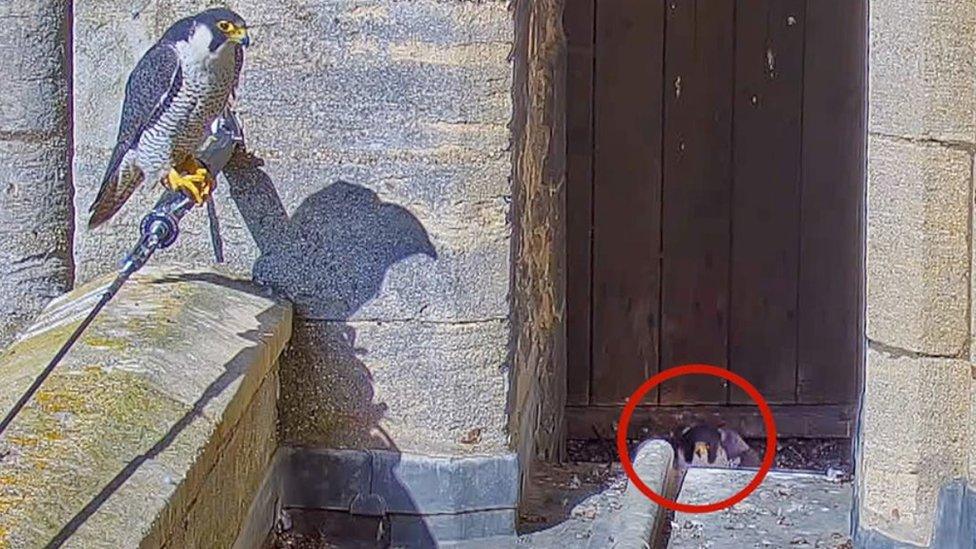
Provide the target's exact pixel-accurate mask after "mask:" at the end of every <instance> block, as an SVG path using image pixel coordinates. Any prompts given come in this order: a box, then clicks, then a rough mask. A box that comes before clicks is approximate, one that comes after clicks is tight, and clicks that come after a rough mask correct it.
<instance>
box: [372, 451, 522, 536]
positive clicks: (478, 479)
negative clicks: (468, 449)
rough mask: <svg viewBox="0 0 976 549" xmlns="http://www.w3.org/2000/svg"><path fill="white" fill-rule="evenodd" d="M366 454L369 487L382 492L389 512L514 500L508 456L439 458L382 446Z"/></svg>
mask: <svg viewBox="0 0 976 549" xmlns="http://www.w3.org/2000/svg"><path fill="white" fill-rule="evenodd" d="M371 454H372V457H373V484H372V491H373V492H375V493H378V494H381V495H382V496H383V498H384V500H385V501H386V507H387V511H388V512H390V513H401V514H413V515H436V514H460V513H467V512H471V511H483V510H485V509H505V508H509V509H514V508H515V507H516V506H517V504H518V492H519V465H518V459H516V457H515V456H514V455H511V454H510V455H504V456H486V457H478V456H475V457H465V458H459V459H445V458H434V457H427V456H421V455H415V454H398V453H396V452H387V451H382V450H377V451H373V452H371ZM479 537H484V536H479Z"/></svg>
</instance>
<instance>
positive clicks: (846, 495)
mask: <svg viewBox="0 0 976 549" xmlns="http://www.w3.org/2000/svg"><path fill="white" fill-rule="evenodd" d="M754 474H755V471H749V470H729V469H692V470H690V471H689V472H688V474H687V475H686V476H685V480H684V484H683V485H682V488H681V493H680V495H679V496H678V501H680V502H683V503H691V504H704V503H711V502H714V501H718V500H721V499H725V498H727V497H729V496H731V495H732V494H734V493H736V492H738V491H739V490H740V489H742V488H743V487H745V486H746V485H747V484H748V483H749V481H750V480H751V479H752V477H753V475H754ZM851 504H852V487H851V484H850V483H849V482H843V483H839V482H833V481H831V480H829V479H828V478H827V477H826V476H824V475H816V474H808V473H795V472H771V473H769V475H767V476H766V479H765V480H764V481H763V483H762V484H760V485H759V487H758V488H757V489H756V491H755V492H753V493H752V494H751V495H750V496H749V497H747V498H746V499H745V500H743V501H742V502H740V503H738V504H736V505H734V506H732V507H731V508H729V509H725V510H722V511H717V512H715V513H707V514H688V513H676V514H675V516H674V519H673V521H672V523H671V539H670V542H669V544H668V548H669V549H705V548H716V549H722V548H727V547H735V548H742V549H748V548H754V547H759V548H764V547H789V548H793V547H796V548H803V547H815V548H824V549H841V548H850V547H853V545H852V544H851V542H850V540H849V538H848V533H849V532H850V516H851Z"/></svg>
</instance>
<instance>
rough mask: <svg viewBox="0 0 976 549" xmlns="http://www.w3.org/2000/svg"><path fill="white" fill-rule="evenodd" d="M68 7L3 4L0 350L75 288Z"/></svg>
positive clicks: (33, 0)
mask: <svg viewBox="0 0 976 549" xmlns="http://www.w3.org/2000/svg"><path fill="white" fill-rule="evenodd" d="M70 4H71V3H70V2H68V1H67V0H20V1H17V2H10V1H5V2H2V3H0V75H3V78H2V79H0V348H3V347H4V346H6V345H7V344H8V343H9V342H10V341H11V340H13V338H14V336H15V335H16V333H17V331H18V330H20V329H21V328H25V327H27V326H28V325H30V323H31V322H32V321H33V320H34V317H35V315H37V314H38V313H40V312H41V310H42V309H43V308H44V306H45V305H47V303H48V301H50V300H51V299H52V298H54V297H55V296H57V295H60V294H62V293H64V292H65V291H67V290H68V289H70V288H71V284H72V274H73V273H72V270H73V262H72V257H71V234H72V231H71V216H72V213H71V179H70V174H69V167H70V156H69V155H70V149H71V140H70V135H69V134H70V131H69V127H70V125H69V119H70V116H71V115H70V109H69V101H68V95H69V93H70V81H69V78H68V73H69V63H68V58H69V56H70V42H69V40H68V37H69V35H70V29H69V16H70Z"/></svg>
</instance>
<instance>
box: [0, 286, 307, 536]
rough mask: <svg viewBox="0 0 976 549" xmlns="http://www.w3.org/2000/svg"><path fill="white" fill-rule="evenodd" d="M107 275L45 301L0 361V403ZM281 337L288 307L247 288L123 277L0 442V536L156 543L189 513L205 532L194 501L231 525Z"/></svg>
mask: <svg viewBox="0 0 976 549" xmlns="http://www.w3.org/2000/svg"><path fill="white" fill-rule="evenodd" d="M107 283H108V280H107V279H100V280H96V281H93V282H92V283H91V284H89V285H87V286H83V287H81V288H78V289H77V290H75V291H74V292H72V293H70V294H68V295H66V296H63V297H61V298H58V299H57V300H55V301H54V302H52V304H51V305H50V306H49V307H48V309H47V310H46V311H45V312H44V313H43V314H42V316H41V317H40V318H39V319H38V321H37V323H36V324H35V326H34V327H33V328H32V329H31V330H29V331H28V332H27V333H26V334H24V336H22V337H21V338H20V339H19V340H18V341H17V342H16V343H14V345H13V346H11V347H10V348H9V349H8V350H7V351H6V352H5V353H4V355H3V356H2V357H0V413H2V414H5V413H6V410H7V409H9V408H10V407H11V406H12V405H13V403H14V402H15V400H16V399H17V398H18V397H19V396H20V395H21V394H22V392H23V391H24V390H25V389H26V387H27V386H28V385H29V384H30V383H31V382H32V381H33V380H34V378H35V377H36V375H37V374H38V373H39V372H40V371H41V370H42V369H43V368H44V367H45V366H46V365H47V363H48V360H49V359H50V358H51V357H52V356H53V355H54V353H55V352H56V350H57V348H58V347H59V346H60V345H61V344H62V343H63V342H64V341H65V340H66V339H67V337H68V335H69V334H70V333H71V331H72V330H73V329H74V328H75V327H76V326H77V325H78V323H79V322H80V321H81V318H82V317H83V316H84V315H85V314H86V313H87V312H88V310H89V309H90V307H91V306H92V305H93V301H94V300H95V299H97V298H98V295H99V291H100V290H101V289H103V288H104V287H105V285H107ZM290 333H291V309H290V307H289V306H288V305H287V304H284V303H280V302H276V301H275V300H273V299H270V298H268V297H267V296H265V295H263V294H262V292H261V291H260V289H258V288H256V287H254V286H252V285H250V284H247V283H244V282H241V281H237V280H234V279H231V278H228V277H226V276H223V275H221V274H219V273H214V272H192V271H187V270H183V269H180V270H170V271H167V270H164V269H154V268H149V269H147V270H146V271H144V272H143V273H142V274H139V275H137V276H135V277H133V278H132V279H131V280H130V281H129V282H128V283H127V284H126V286H124V287H123V289H122V291H121V292H119V294H118V295H117V296H116V298H115V299H114V300H113V301H111V302H110V303H109V304H108V305H107V306H106V308H105V309H103V311H102V313H101V315H100V316H99V317H98V318H97V319H96V321H95V322H94V323H93V324H92V326H91V329H90V331H88V332H86V333H85V334H84V335H83V337H82V338H81V339H79V341H78V342H77V344H76V345H75V346H74V347H73V348H72V351H71V352H70V353H69V354H68V355H67V356H66V357H65V359H64V360H63V361H62V362H61V363H60V364H59V365H58V368H57V369H56V370H54V372H53V373H52V375H51V376H50V377H49V378H48V379H47V380H46V381H45V382H44V384H43V385H41V388H40V390H39V391H38V392H37V393H36V394H35V395H34V397H33V399H32V401H31V403H30V404H28V406H27V407H26V408H24V409H23V410H22V411H21V413H20V414H19V415H18V416H17V417H16V419H15V420H14V422H13V423H12V424H11V426H10V428H9V430H8V431H6V432H5V433H4V435H3V437H0V456H2V457H0V546H14V547H20V546H24V545H25V544H26V545H33V544H36V543H38V542H39V540H40V541H41V542H44V541H47V540H51V539H57V540H60V541H66V542H67V544H66V545H67V546H80V547H92V546H98V545H99V544H102V543H108V545H109V546H114V547H128V546H134V545H138V544H139V543H140V542H141V541H143V540H147V539H148V540H156V541H157V542H159V543H160V544H161V542H162V540H166V539H167V538H168V537H169V536H170V535H175V533H178V532H184V533H187V532H192V531H194V530H193V528H184V521H189V522H192V520H191V519H189V518H188V517H190V516H193V515H194V513H196V514H197V515H199V514H200V513H203V515H199V516H209V517H210V518H208V519H206V520H209V521H210V522H207V524H208V525H209V526H206V525H205V526H201V528H203V529H204V530H205V529H206V528H212V527H213V526H212V525H213V524H215V522H214V521H212V520H210V519H211V518H213V517H215V516H216V515H215V514H214V513H216V512H217V511H213V510H209V511H208V510H207V509H204V508H203V507H205V505H203V504H202V503H201V502H207V504H208V505H209V504H211V503H213V504H219V505H222V506H223V508H222V509H223V511H224V512H226V513H227V515H226V522H225V524H229V523H230V521H234V526H233V529H234V531H236V528H237V527H238V526H239V523H240V520H241V517H242V516H243V513H244V512H245V511H246V509H247V506H248V504H249V503H250V497H251V496H252V495H253V493H254V491H256V487H257V483H258V482H259V481H260V479H261V478H262V476H263V473H264V468H265V467H266V466H267V462H268V460H269V459H270V456H271V453H272V452H273V450H274V447H275V444H276V438H275V434H276V430H275V424H276V421H275V420H276V414H275V411H276V407H275V399H276V396H277V392H278V382H277V377H276V375H275V374H274V364H275V361H276V360H277V357H278V355H279V354H280V353H281V351H282V349H283V348H284V346H285V344H286V342H287V340H288V337H289V336H290ZM65 479H71V480H70V482H66V481H65ZM207 486H210V488H207ZM216 487H219V490H218V489H217V488H216ZM206 490H210V492H209V495H207V496H206V497H203V496H201V494H202V493H204V492H206ZM215 491H217V492H219V496H220V497H218V494H217V493H216V492H215ZM221 498H223V499H221ZM194 508H195V509H196V510H194ZM204 522H206V521H204ZM82 524H83V525H84V526H83V527H81V528H78V526H79V525H82ZM196 526H200V525H195V526H194V527H196ZM76 528H78V529H77V532H76V531H75V529H76ZM208 536H209V534H203V538H206V537H208ZM231 541H232V538H231ZM174 546H189V545H180V544H179V543H177V544H176V545H174ZM198 546H199V545H198Z"/></svg>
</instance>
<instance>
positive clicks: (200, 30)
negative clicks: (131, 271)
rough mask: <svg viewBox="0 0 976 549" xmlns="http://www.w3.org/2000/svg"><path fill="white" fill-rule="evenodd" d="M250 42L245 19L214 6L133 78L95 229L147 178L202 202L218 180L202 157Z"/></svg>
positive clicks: (96, 205)
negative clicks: (201, 149) (199, 154)
mask: <svg viewBox="0 0 976 549" xmlns="http://www.w3.org/2000/svg"><path fill="white" fill-rule="evenodd" d="M249 43H250V37H249V35H248V31H247V24H246V23H245V22H244V19H242V18H241V16H240V15H237V14H236V13H234V12H233V11H230V10H228V9H223V8H214V9H209V10H207V11H204V12H202V13H199V14H197V15H193V16H190V17H187V18H185V19H182V20H180V21H177V22H176V23H175V24H173V26H171V27H170V28H169V29H168V30H167V31H166V32H165V33H164V34H163V37H162V38H161V39H160V40H159V42H157V43H156V44H155V45H153V46H152V47H151V48H150V49H149V50H148V51H147V52H146V53H145V55H143V56H142V59H140V60H139V62H138V64H136V68H135V69H133V71H132V74H130V75H129V80H128V83H127V84H126V87H125V102H124V103H123V105H122V120H121V122H120V124H119V134H118V138H117V143H116V144H115V149H114V150H113V151H112V156H111V159H110V160H109V164H108V169H107V170H106V171H105V176H104V178H103V179H102V186H101V188H100V189H99V191H98V196H97V197H96V198H95V201H94V202H93V203H92V205H91V209H90V211H91V219H90V220H89V222H88V226H89V228H95V227H98V226H99V225H101V224H102V223H104V222H105V221H107V220H108V219H109V218H111V217H112V216H113V215H115V213H116V212H117V211H119V209H120V208H121V207H122V205H123V204H124V203H125V201H126V200H127V199H128V198H129V196H131V195H132V192H133V191H135V189H136V187H137V186H138V185H139V184H140V183H142V181H143V180H144V179H148V180H149V181H150V182H165V183H167V184H168V185H169V187H171V188H172V189H173V190H184V191H186V192H187V193H188V194H189V195H190V196H192V197H193V200H194V201H195V202H196V203H197V204H201V203H203V201H204V200H206V198H207V196H208V195H209V193H210V189H211V187H212V186H213V176H212V175H211V174H209V173H208V172H207V170H206V168H205V167H204V166H202V165H201V164H200V163H199V162H197V160H196V159H195V158H194V156H193V155H194V153H196V152H197V149H198V148H199V147H200V145H201V144H202V143H203V141H204V140H205V139H206V137H207V135H208V129H209V127H210V125H211V123H212V122H213V120H214V119H215V118H216V117H217V116H218V115H219V114H220V113H221V111H223V110H224V109H225V108H226V107H227V102H228V100H229V98H230V97H231V96H232V95H233V93H234V89H235V87H236V86H237V80H238V77H239V76H240V71H241V67H242V65H243V62H244V51H243V48H245V47H247V46H248V45H249Z"/></svg>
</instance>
